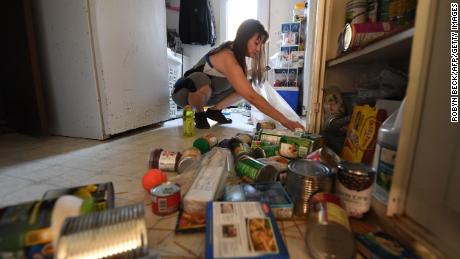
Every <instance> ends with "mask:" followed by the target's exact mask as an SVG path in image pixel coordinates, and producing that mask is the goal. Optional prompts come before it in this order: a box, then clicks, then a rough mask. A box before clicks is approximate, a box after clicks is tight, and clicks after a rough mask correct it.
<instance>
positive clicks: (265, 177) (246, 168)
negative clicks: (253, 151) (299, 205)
mask: <svg viewBox="0 0 460 259" xmlns="http://www.w3.org/2000/svg"><path fill="white" fill-rule="evenodd" d="M235 171H236V173H237V175H238V176H240V177H243V178H245V179H248V180H249V181H250V182H258V183H260V182H273V181H275V180H276V176H277V174H278V170H276V168H275V167H274V166H272V165H267V164H264V163H262V162H260V161H257V160H256V159H254V158H252V157H250V156H247V155H243V156H241V157H240V158H239V159H238V160H237V161H236V165H235Z"/></svg>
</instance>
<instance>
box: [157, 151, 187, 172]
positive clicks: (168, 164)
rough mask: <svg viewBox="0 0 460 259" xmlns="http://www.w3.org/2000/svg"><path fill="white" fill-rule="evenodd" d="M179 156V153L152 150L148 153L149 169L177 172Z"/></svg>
mask: <svg viewBox="0 0 460 259" xmlns="http://www.w3.org/2000/svg"><path fill="white" fill-rule="evenodd" d="M181 156H182V154H181V153H180V152H173V151H169V150H163V149H161V148H157V149H154V150H153V151H152V152H151V153H150V159H149V168H151V169H154V168H158V169H160V170H163V171H169V172H174V171H177V165H178V162H179V159H180V158H181Z"/></svg>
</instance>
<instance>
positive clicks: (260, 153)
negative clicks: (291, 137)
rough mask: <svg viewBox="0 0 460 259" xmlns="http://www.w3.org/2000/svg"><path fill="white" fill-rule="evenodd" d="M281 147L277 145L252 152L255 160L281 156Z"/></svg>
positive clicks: (255, 149)
mask: <svg viewBox="0 0 460 259" xmlns="http://www.w3.org/2000/svg"><path fill="white" fill-rule="evenodd" d="M279 150H280V147H279V146H277V145H270V146H261V147H256V148H254V149H253V150H252V156H253V157H254V158H265V157H272V156H278V155H279Z"/></svg>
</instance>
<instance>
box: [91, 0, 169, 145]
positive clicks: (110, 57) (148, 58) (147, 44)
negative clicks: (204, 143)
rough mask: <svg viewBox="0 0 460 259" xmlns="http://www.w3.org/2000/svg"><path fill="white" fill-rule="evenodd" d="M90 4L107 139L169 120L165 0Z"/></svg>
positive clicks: (106, 0) (97, 0)
mask: <svg viewBox="0 0 460 259" xmlns="http://www.w3.org/2000/svg"><path fill="white" fill-rule="evenodd" d="M89 3H90V6H89V17H90V23H91V30H92V35H93V49H94V54H95V55H94V56H95V63H96V70H97V73H96V74H97V82H98V91H99V93H100V96H101V109H102V115H103V122H104V133H105V135H106V136H107V135H112V134H116V133H120V132H124V131H127V130H130V129H135V128H138V127H142V126H146V125H149V124H153V123H156V122H159V121H164V120H167V119H169V102H168V100H169V90H168V62H167V51H166V7H165V4H164V1H152V0H90V1H89Z"/></svg>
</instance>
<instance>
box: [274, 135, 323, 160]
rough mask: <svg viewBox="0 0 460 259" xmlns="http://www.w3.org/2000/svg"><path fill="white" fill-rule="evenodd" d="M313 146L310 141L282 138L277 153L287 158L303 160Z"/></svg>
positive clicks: (312, 142)
mask: <svg viewBox="0 0 460 259" xmlns="http://www.w3.org/2000/svg"><path fill="white" fill-rule="evenodd" d="M313 144H314V141H313V140H311V139H306V138H291V137H282V138H281V140H280V151H279V153H280V155H281V156H284V157H287V158H304V157H306V156H307V155H308V154H309V153H310V152H311V151H312V149H313Z"/></svg>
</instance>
